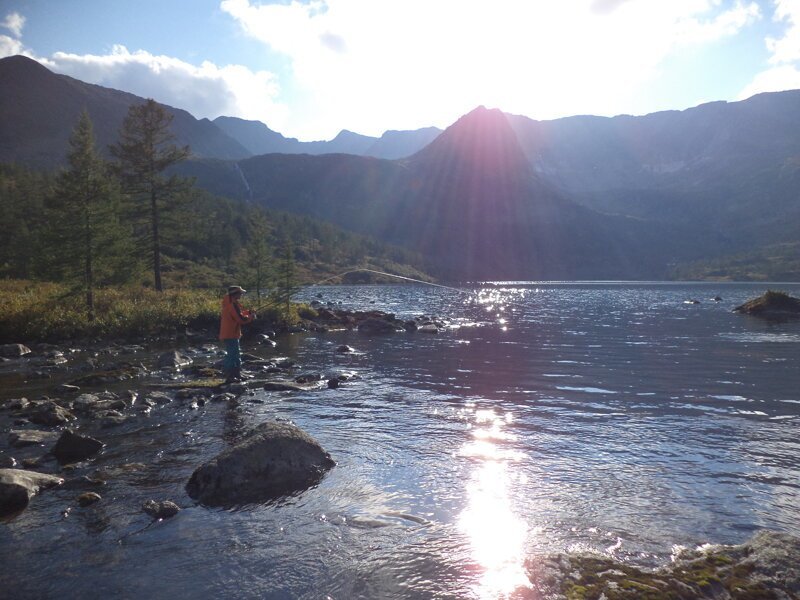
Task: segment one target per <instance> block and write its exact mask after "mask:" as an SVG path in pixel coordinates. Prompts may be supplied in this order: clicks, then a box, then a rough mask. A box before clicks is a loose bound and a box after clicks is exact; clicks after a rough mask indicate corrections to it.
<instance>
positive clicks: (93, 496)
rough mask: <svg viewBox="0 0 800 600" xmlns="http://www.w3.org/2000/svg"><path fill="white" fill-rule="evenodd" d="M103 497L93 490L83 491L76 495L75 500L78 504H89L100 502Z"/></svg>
mask: <svg viewBox="0 0 800 600" xmlns="http://www.w3.org/2000/svg"><path fill="white" fill-rule="evenodd" d="M102 499H103V497H102V496H101V495H100V494H97V493H95V492H84V493H83V494H81V495H80V496H78V497H77V498H76V499H75V500H76V501H77V502H78V505H79V506H89V505H91V504H94V503H95V502H100V500H102Z"/></svg>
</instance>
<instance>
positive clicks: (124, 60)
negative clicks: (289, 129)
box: [39, 46, 287, 128]
mask: <svg viewBox="0 0 800 600" xmlns="http://www.w3.org/2000/svg"><path fill="white" fill-rule="evenodd" d="M39 60H41V62H43V63H44V64H46V65H47V66H48V67H49V68H50V69H52V70H53V71H56V72H58V73H62V74H65V75H69V76H71V77H75V78H76V79H80V80H81V81H87V82H89V83H95V84H98V85H102V86H105V87H110V88H115V89H121V90H125V91H127V92H130V93H132V94H136V95H138V96H143V97H147V98H153V99H155V100H157V101H158V102H161V103H163V104H168V105H170V106H175V107H177V108H182V109H185V110H188V111H189V112H190V113H192V115H194V116H195V117H198V118H202V117H208V118H212V119H213V118H215V117H218V116H220V115H230V116H238V117H241V118H245V119H255V120H260V121H264V122H265V123H269V124H270V126H274V127H276V128H279V127H281V126H282V125H283V124H284V123H285V120H286V115H287V109H286V107H285V106H283V105H281V104H280V103H279V102H277V100H276V98H277V95H278V91H279V90H278V84H277V82H276V80H275V77H274V76H273V75H272V74H271V73H269V72H267V71H256V72H253V71H251V70H250V69H248V68H246V67H243V66H241V65H226V66H217V65H215V64H214V63H212V62H208V61H205V62H203V63H202V64H201V65H200V66H196V65H192V64H189V63H187V62H184V61H182V60H179V59H177V58H172V57H169V56H155V55H153V54H150V53H149V52H145V51H144V50H138V51H136V52H130V51H128V49H127V48H125V47H124V46H114V48H113V49H112V51H111V53H110V54H105V55H93V54H83V55H78V54H68V53H65V52H56V53H55V54H53V55H52V56H51V57H50V58H48V59H39Z"/></svg>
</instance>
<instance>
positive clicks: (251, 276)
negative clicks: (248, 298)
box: [241, 209, 272, 299]
mask: <svg viewBox="0 0 800 600" xmlns="http://www.w3.org/2000/svg"><path fill="white" fill-rule="evenodd" d="M247 234H248V238H249V243H248V245H247V247H246V248H245V249H244V258H243V260H242V269H241V271H242V276H243V278H244V280H245V281H246V282H247V284H248V285H249V286H250V287H251V288H254V289H255V293H256V297H258V298H259V299H261V292H262V290H264V289H266V287H267V286H268V285H269V283H270V279H271V275H272V260H271V259H272V257H271V254H270V250H269V244H268V242H267V238H268V236H269V226H268V223H267V217H266V215H264V212H263V211H262V210H260V209H255V210H253V211H252V213H251V215H250V219H249V221H248V225H247Z"/></svg>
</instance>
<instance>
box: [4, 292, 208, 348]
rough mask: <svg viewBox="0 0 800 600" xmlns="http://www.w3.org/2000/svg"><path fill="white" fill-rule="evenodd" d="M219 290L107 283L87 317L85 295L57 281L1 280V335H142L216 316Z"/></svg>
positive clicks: (25, 339) (24, 338) (16, 338)
mask: <svg viewBox="0 0 800 600" xmlns="http://www.w3.org/2000/svg"><path fill="white" fill-rule="evenodd" d="M219 301H220V294H219V293H214V292H210V291H208V290H174V291H166V292H164V293H158V292H155V291H153V290H151V289H146V288H139V287H130V288H127V287H126V288H107V289H101V290H98V291H97V292H96V294H95V311H96V315H97V317H96V319H95V320H94V321H91V322H90V321H88V320H87V317H86V311H85V308H84V298H83V296H81V295H76V294H70V293H69V290H68V289H67V288H66V287H64V286H62V285H58V284H54V283H38V282H30V281H19V280H3V281H0V306H2V307H3V310H2V313H1V314H0V341H2V342H4V343H6V342H22V343H34V342H40V341H54V340H65V339H76V338H93V337H125V338H141V337H147V336H153V335H161V334H166V333H170V332H174V331H177V330H181V329H184V328H186V327H187V326H190V325H191V324H192V323H210V322H213V321H214V320H215V319H217V318H218V315H219Z"/></svg>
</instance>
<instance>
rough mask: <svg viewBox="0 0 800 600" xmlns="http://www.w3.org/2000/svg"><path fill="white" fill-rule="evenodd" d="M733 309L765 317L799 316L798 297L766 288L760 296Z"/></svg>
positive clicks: (799, 304) (799, 305)
mask: <svg viewBox="0 0 800 600" xmlns="http://www.w3.org/2000/svg"><path fill="white" fill-rule="evenodd" d="M733 311H734V312H738V313H744V314H747V315H753V316H756V317H763V318H765V319H785V318H792V317H794V318H800V299H798V298H793V297H792V296H790V295H789V294H786V293H784V292H775V291H773V290H768V291H767V292H765V293H764V294H763V295H762V296H759V297H758V298H754V299H752V300H748V301H747V302H745V303H744V304H742V305H741V306H737V307H736V308H734V309H733Z"/></svg>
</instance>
